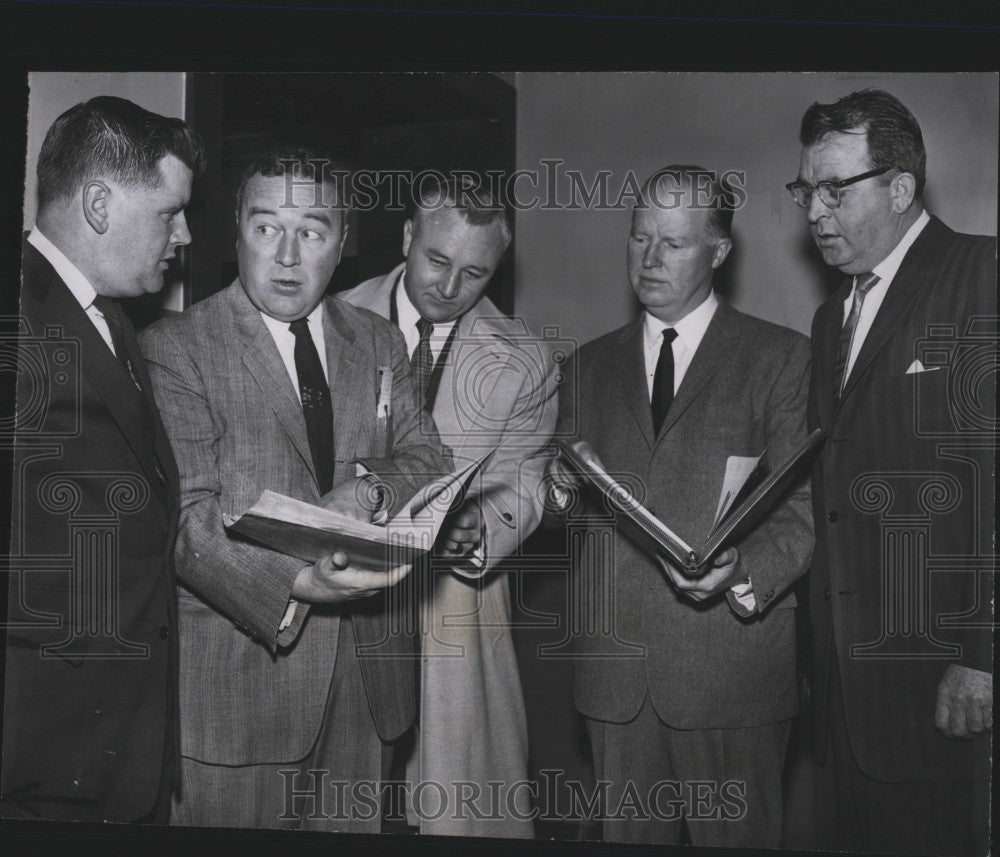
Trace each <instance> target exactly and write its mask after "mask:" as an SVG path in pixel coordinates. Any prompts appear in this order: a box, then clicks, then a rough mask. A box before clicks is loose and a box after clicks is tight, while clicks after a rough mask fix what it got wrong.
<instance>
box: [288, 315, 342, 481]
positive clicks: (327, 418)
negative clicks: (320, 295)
mask: <svg viewBox="0 0 1000 857" xmlns="http://www.w3.org/2000/svg"><path fill="white" fill-rule="evenodd" d="M288 329H289V330H290V331H291V332H292V333H293V334H295V372H296V374H297V375H298V376H299V396H300V397H301V398H302V414H303V416H304V417H305V418H306V433H307V434H308V435H309V452H310V453H311V455H312V460H313V466H314V467H315V468H316V483H317V485H318V486H319V493H320V494H325V493H326V492H327V491H329V490H330V489H331V488H332V487H333V406H332V404H331V402H330V386H329V384H328V383H327V380H326V376H325V375H324V374H323V364H322V363H320V360H319V352H318V351H317V350H316V343H315V342H313V338H312V335H311V334H310V333H309V322H308V321H306V319H304V318H300V319H299V320H298V321H293V322H292V323H291V324H290V325H289V326H288Z"/></svg>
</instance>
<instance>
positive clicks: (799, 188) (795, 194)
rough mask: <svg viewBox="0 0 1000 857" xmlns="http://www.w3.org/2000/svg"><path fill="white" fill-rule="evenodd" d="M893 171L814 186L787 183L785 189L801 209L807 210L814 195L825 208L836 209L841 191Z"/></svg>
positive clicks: (863, 174) (878, 171) (865, 174)
mask: <svg viewBox="0 0 1000 857" xmlns="http://www.w3.org/2000/svg"><path fill="white" fill-rule="evenodd" d="M893 169H895V167H882V169H880V170H869V171H868V172H867V173H861V174H859V175H856V176H851V177H850V178H849V179H841V180H840V181H837V182H832V181H831V182H819V183H818V184H816V185H811V184H809V183H808V182H789V183H788V184H786V185H785V187H787V188H788V192H789V193H790V194H791V195H792V199H794V200H795V204H796V205H798V206H800V207H802V208H809V203H810V202H811V201H812V195H813V194H814V193H815V194H818V195H819V201H820V202H822V203H823V205H825V206H826V207H827V208H837V207H838V206H839V205H840V200H841V197H843V193H842V192H841V191H843V189H844V188H845V187H848V186H849V185H852V184H855V183H856V182H862V181H864V180H865V179H873V178H875V177H876V176H882V175H885V174H886V173H887V172H889V170H893Z"/></svg>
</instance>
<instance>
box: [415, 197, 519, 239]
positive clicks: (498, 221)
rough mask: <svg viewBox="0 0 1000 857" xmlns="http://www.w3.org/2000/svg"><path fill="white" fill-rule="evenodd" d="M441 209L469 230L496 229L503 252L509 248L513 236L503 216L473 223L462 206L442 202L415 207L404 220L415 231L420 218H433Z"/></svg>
mask: <svg viewBox="0 0 1000 857" xmlns="http://www.w3.org/2000/svg"><path fill="white" fill-rule="evenodd" d="M442 209H448V210H449V211H453V212H455V214H457V215H458V217H459V219H460V220H461V221H462V222H463V223H464V224H465V225H466V226H468V227H469V228H470V229H490V228H493V227H496V228H497V229H498V230H499V232H500V238H501V240H502V241H503V247H504V250H506V249H507V247H508V246H510V242H511V240H512V239H513V237H514V236H513V235H512V234H511V232H510V230H509V229H508V227H507V224H506V223H505V222H504V219H503V216H502V215H501V214H498V215H497V216H496V217H495V218H494V219H493V220H490V221H489V222H488V223H473V222H472V221H471V220H470V219H469V218H468V216H467V215H466V213H465V212H466V209H465V208H463V207H462V206H460V205H458V204H456V203H453V202H450V201H448V202H443V203H441V205H435V206H423V205H421V206H417V208H416V209H415V210H414V211H413V213H412V214H411V215H410V216H409V217H408V218H407V219H406V220H407V222H408V223H410V224H412V226H411V227H410V228H411V230H413V231H416V229H417V228H418V226H419V224H420V219H421V216H423V217H433V216H435V215H436V214H437V213H438V212H439V211H441V210H442Z"/></svg>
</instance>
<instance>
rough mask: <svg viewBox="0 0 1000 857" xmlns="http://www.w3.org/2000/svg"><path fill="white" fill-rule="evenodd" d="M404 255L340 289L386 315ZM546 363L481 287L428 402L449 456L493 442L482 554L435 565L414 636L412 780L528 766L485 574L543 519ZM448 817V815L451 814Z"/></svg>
mask: <svg viewBox="0 0 1000 857" xmlns="http://www.w3.org/2000/svg"><path fill="white" fill-rule="evenodd" d="M403 268H404V265H400V266H398V267H396V268H395V269H394V270H392V271H391V272H389V273H388V274H387V275H385V276H382V277H376V278H374V279H371V280H368V281H366V282H364V283H362V284H361V285H359V286H357V287H356V288H354V289H352V290H350V291H349V292H346V293H344V294H342V295H338V297H339V298H340V299H341V300H344V301H346V302H348V303H351V304H355V305H356V306H360V307H365V308H367V309H370V310H372V311H374V312H377V313H378V314H379V315H381V316H384V317H386V318H389V317H390V307H389V302H390V297H391V295H392V290H393V286H394V284H395V283H396V281H397V280H398V279H399V276H400V274H401V273H402V271H403ZM554 367H555V364H554V362H553V361H552V360H551V357H550V349H549V347H548V345H547V344H546V343H545V342H544V341H542V340H539V339H536V338H535V337H533V336H530V335H529V334H528V331H527V329H526V327H525V326H524V325H523V324H522V323H520V322H518V321H515V320H512V319H509V318H507V317H506V316H505V315H503V314H502V313H501V312H500V311H499V310H498V309H497V308H496V307H495V306H494V305H493V303H492V302H491V301H490V300H489V299H488V298H485V297H483V298H482V299H480V300H479V302H478V303H477V304H476V305H475V306H474V307H472V308H471V309H470V310H469V311H468V312H467V313H465V315H464V316H462V318H461V320H460V321H459V323H458V331H457V334H456V337H455V341H454V342H453V344H452V348H451V351H450V354H449V356H448V359H447V362H446V363H445V365H444V370H443V374H442V376H441V383H440V386H439V387H438V392H437V397H436V398H435V401H434V409H433V416H434V423H435V425H436V426H437V429H438V432H439V433H440V436H441V441H442V443H444V444H445V445H446V446H447V447H449V448H450V449H451V452H452V455H453V456H454V458H455V463H456V466H458V465H459V464H460V463H461V461H462V460H467V459H472V458H475V457H477V456H479V455H481V454H482V453H484V452H486V451H487V450H489V449H490V448H491V447H494V446H496V447H497V449H496V452H495V453H494V454H493V457H492V458H491V459H490V460H489V462H487V466H486V468H485V471H484V474H483V477H482V479H481V481H480V482H479V484H478V485H477V486H476V488H475V496H476V497H477V499H478V500H479V501H480V505H481V506H482V509H483V515H484V519H485V525H486V539H485V544H486V563H485V566H484V567H483V568H480V569H475V568H472V567H470V566H466V565H462V566H458V567H454V566H449V565H447V564H445V565H441V566H440V567H438V566H437V565H436V566H435V568H434V570H433V571H434V573H433V583H432V587H431V589H430V591H429V593H427V596H425V605H426V606H425V613H424V615H425V617H426V618H427V620H428V621H427V622H426V624H425V625H424V627H423V629H422V630H423V633H422V635H421V644H422V651H423V654H424V659H423V670H422V676H421V685H420V687H421V700H420V718H419V720H420V729H419V737H418V745H417V749H416V753H415V763H414V764H412V765H411V767H410V772H411V777H410V778H411V780H413V781H421V780H431V781H435V782H440V783H453V782H459V781H463V780H465V781H473V782H478V783H486V782H488V781H501V782H503V783H506V784H507V785H508V786H510V785H512V784H513V783H516V782H518V781H519V780H522V779H524V778H525V777H526V776H527V754H528V741H527V725H526V720H525V712H524V700H523V696H522V692H521V682H520V677H519V674H518V667H517V659H516V654H515V650H514V642H513V639H512V636H511V631H510V621H511V608H510V590H509V587H508V580H507V578H506V576H505V575H502V574H490V572H491V571H492V570H493V569H494V568H496V567H497V564H498V563H499V562H501V561H502V560H505V558H510V559H509V560H508V562H507V563H506V564H505V566H504V567H505V568H507V567H511V568H516V555H517V553H518V548H519V546H520V544H521V542H522V541H523V540H524V539H525V538H527V537H528V536H529V535H530V534H531V532H532V531H533V530H534V529H535V527H536V526H537V525H538V523H539V521H540V519H541V513H542V499H541V492H540V490H539V487H540V482H541V477H542V472H543V470H544V464H545V460H544V458H542V457H541V453H542V452H543V450H544V449H545V447H546V445H547V443H548V440H549V438H550V436H551V434H552V431H553V430H554V428H555V422H556V413H557V404H556V401H557V400H556V384H555V381H554V377H553V376H554V372H553V369H554ZM501 814H502V815H503V816H504V817H503V818H494V819H476V818H467V819H454V818H448V817H444V816H443V817H442V818H440V819H434V820H432V819H424V820H422V822H421V830H422V831H423V832H425V833H434V834H462V835H479V836H504V837H512V836H530V835H531V832H532V829H531V823H530V822H529V821H526V820H525V819H523V818H522V819H519V818H517V817H516V814H508V813H506V812H502V813H501ZM448 815H450V813H449V814H448Z"/></svg>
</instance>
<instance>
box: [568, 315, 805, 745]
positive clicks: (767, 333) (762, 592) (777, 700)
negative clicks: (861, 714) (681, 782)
mask: <svg viewBox="0 0 1000 857" xmlns="http://www.w3.org/2000/svg"><path fill="white" fill-rule="evenodd" d="M808 383H809V341H808V340H807V339H806V338H805V337H804V336H802V335H801V334H799V333H796V332H794V331H792V330H788V329H787V328H783V327H778V326H777V325H774V324H770V323H768V322H765V321H762V320H760V319H758V318H754V317H752V316H749V315H744V314H743V313H741V312H737V311H736V310H735V309H733V308H732V307H730V306H729V305H728V304H727V303H726V302H725V301H720V303H719V307H718V309H717V310H716V312H715V315H714V316H713V317H712V321H711V323H710V324H709V327H708V330H707V331H706V332H705V336H704V339H702V341H701V344H700V345H699V347H698V350H697V352H696V353H695V355H694V358H693V360H692V361H691V365H690V367H689V368H688V370H687V373H686V374H685V376H684V380H683V382H682V383H681V385H680V388H679V389H678V390H677V395H676V397H675V398H674V401H673V404H672V405H671V407H670V410H669V412H668V413H667V417H666V420H665V421H664V424H663V426H662V427H661V429H660V431H659V433H658V434H657V433H654V432H653V422H652V415H651V410H650V402H649V391H648V388H647V386H646V373H645V365H644V360H643V320H642V317H641V316H640V317H639V318H638V319H637V320H636V321H633V322H631V323H630V324H628V325H626V326H625V327H623V328H620V329H619V330H616V331H613V332H612V333H608V334H605V335H604V336H602V337H600V338H598V339H596V340H594V341H592V342H589V343H587V344H586V345H584V346H583V347H582V348H581V349H580V350H579V351H578V352H577V354H575V355H574V359H573V360H572V361H571V365H570V366H569V368H568V371H567V380H566V382H565V389H566V390H574V391H575V393H576V395H575V396H571V395H570V394H569V393H568V392H564V391H563V390H561V391H560V404H561V406H563V407H560V415H559V417H560V430H561V431H563V432H565V433H566V434H569V435H571V437H572V438H574V439H582V440H586V441H588V442H589V443H590V444H591V445H592V446H593V447H594V449H595V451H596V452H597V454H598V455H599V456H600V458H601V460H602V461H603V462H604V464H605V465H606V467H607V468H608V470H609V472H611V473H612V474H614V475H616V476H618V477H619V478H620V479H622V480H624V481H626V482H627V483H628V484H629V485H630V486H633V487H634V488H635V490H636V491H637V492H638V493H639V495H640V497H641V498H642V502H643V503H644V505H646V506H647V507H648V508H650V509H651V510H652V511H653V512H654V514H655V515H656V516H657V517H658V518H660V520H662V521H664V522H666V523H667V525H668V526H669V527H670V528H671V529H672V530H674V532H676V533H677V534H678V535H680V536H681V537H682V538H684V539H685V540H686V541H688V542H689V543H690V544H697V543H699V542H700V541H701V540H702V539H703V538H704V537H705V536H706V535H707V534H708V532H709V531H710V529H711V526H712V522H713V519H714V517H715V511H716V508H717V504H718V500H719V493H720V489H721V487H722V483H723V476H724V474H725V471H726V462H727V460H728V458H729V456H731V455H738V456H757V455H760V454H761V453H762V452H763V451H764V450H765V449H766V450H767V453H766V455H765V458H764V461H765V462H766V463H768V464H770V465H771V466H772V467H773V466H774V465H776V464H778V463H780V462H781V461H783V460H784V459H785V458H787V456H788V455H789V453H790V452H791V451H792V449H793V448H794V447H795V446H796V445H797V444H798V443H799V442H800V441H801V440H803V439H804V437H805V433H806V396H807V391H808ZM584 496H585V497H586V499H585V500H582V501H581V502H580V503H579V504H578V506H577V507H576V508H575V509H574V512H573V514H572V515H571V516H570V521H569V525H570V527H571V528H573V527H576V528H578V530H579V531H580V532H581V533H586V532H588V531H590V533H591V535H590V538H595V534H594V530H595V527H596V526H598V524H599V523H600V522H601V521H602V519H604V520H607V516H608V510H607V509H606V508H605V507H604V506H603V505H599V504H597V503H594V502H592V501H591V500H590V499H589V495H584ZM600 526H602V527H604V528H605V531H607V529H606V525H605V524H600ZM593 546H594V550H592V551H590V552H588V551H586V550H582V551H577V557H576V568H575V569H574V571H575V574H576V577H575V581H576V586H575V593H576V601H575V603H574V610H575V611H576V613H575V616H574V617H573V618H572V619H571V622H570V624H571V625H575V627H576V637H575V643H576V646H577V651H578V653H579V654H580V655H581V657H579V658H578V659H577V660H576V661H575V662H574V697H575V701H576V705H577V707H578V708H579V710H580V711H581V712H582V713H583V714H585V715H587V716H588V717H592V718H595V719H597V720H604V721H611V722H615V723H624V722H627V721H628V720H630V719H631V718H632V717H634V716H635V715H636V713H637V712H638V711H639V710H640V707H641V706H642V704H643V700H644V698H645V696H646V694H647V692H648V693H649V696H650V699H651V701H652V703H653V706H654V708H655V709H656V712H657V714H658V715H659V716H660V718H661V719H662V720H663V721H664V722H665V723H667V724H668V725H670V726H672V727H674V728H677V729H711V728H726V727H739V726H757V725H763V724H767V723H776V722H778V721H780V720H784V719H787V718H789V717H791V716H793V715H794V714H795V712H796V709H797V691H796V671H795V611H794V610H792V609H791V608H792V607H794V606H795V598H794V594H793V593H791V592H789V591H788V590H789V587H790V586H791V584H792V583H793V582H794V581H795V579H796V578H798V577H799V576H800V575H801V574H803V573H804V572H805V570H806V569H807V567H808V564H809V560H810V557H811V555H812V548H813V528H812V516H811V514H810V508H809V486H808V482H807V481H803V482H802V483H801V484H800V485H799V486H798V487H797V488H796V489H795V490H793V491H791V492H790V493H789V494H788V495H786V497H785V498H784V500H783V501H782V502H780V503H779V504H778V505H777V506H775V508H774V509H773V510H772V511H771V512H770V513H769V515H768V516H767V517H766V518H765V519H764V520H763V522H762V523H761V524H760V525H759V526H758V527H757V528H756V530H754V532H752V533H751V534H750V535H748V536H746V537H745V538H744V539H743V540H742V541H741V542H740V543H739V544H738V545H737V548H738V549H739V552H740V556H741V558H742V562H743V568H744V569H745V570H746V571H747V572H749V574H750V578H751V581H752V582H753V588H754V594H755V597H756V601H757V612H756V613H755V614H754V615H753V616H752V617H751V618H749V619H746V618H742V617H740V616H738V615H737V614H736V613H735V612H734V610H733V609H732V608H731V607H730V604H729V603H728V602H727V599H726V598H725V597H723V596H721V595H719V596H717V597H715V598H713V599H710V600H707V601H704V602H701V603H695V602H692V601H690V600H688V599H686V598H684V597H683V596H681V595H679V594H678V593H677V592H676V591H675V589H674V588H673V587H672V586H671V585H670V583H669V582H668V579H667V578H666V576H665V574H664V572H663V571H662V569H661V568H660V567H659V566H658V565H657V563H656V562H654V560H653V559H652V558H651V557H649V556H648V555H647V554H645V553H644V552H643V551H642V550H640V549H639V548H637V547H636V546H635V545H634V544H633V543H632V542H631V541H629V539H628V538H627V537H625V536H624V535H618V534H616V533H615V532H614V530H611V531H610V534H609V539H608V540H607V541H605V542H599V541H598V542H594V543H593Z"/></svg>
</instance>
